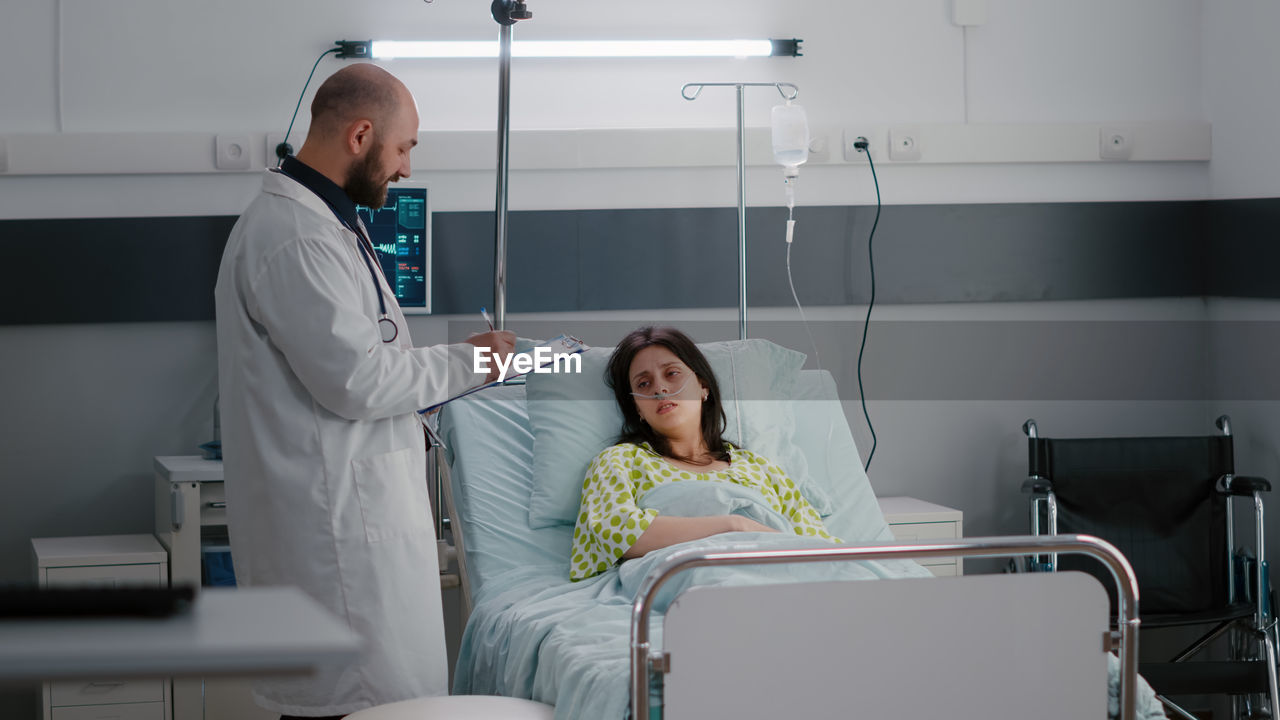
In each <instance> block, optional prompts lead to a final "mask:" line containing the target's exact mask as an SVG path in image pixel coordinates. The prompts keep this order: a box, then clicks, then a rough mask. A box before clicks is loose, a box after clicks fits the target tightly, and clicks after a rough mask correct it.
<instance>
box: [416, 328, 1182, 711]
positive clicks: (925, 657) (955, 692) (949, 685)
mask: <svg viewBox="0 0 1280 720" xmlns="http://www.w3.org/2000/svg"><path fill="white" fill-rule="evenodd" d="M743 342H761V341H743ZM704 350H705V346H704ZM714 365H715V363H714V362H713V366H714ZM749 371H750V368H741V367H738V366H734V367H733V369H732V371H731V372H732V373H734V374H735V377H734V378H733V380H732V381H730V382H728V383H726V381H725V378H724V376H723V374H722V373H721V372H720V370H719V369H717V376H718V377H720V379H721V384H722V385H726V384H728V385H733V384H734V383H736V382H737V380H738V378H737V377H736V374H738V373H740V372H741V373H742V374H744V375H745V374H748V373H749ZM590 372H591V370H590V369H584V375H586V374H588V373H590ZM595 377H597V378H598V377H599V375H598V374H597V375H596V376H595ZM536 382H539V379H538V378H536V377H531V378H530V383H531V384H533V383H536ZM536 389H537V388H533V389H532V390H531V389H530V388H528V387H525V386H521V385H511V386H504V387H499V388H494V389H491V390H487V391H485V392H482V393H477V394H474V395H471V396H469V397H467V398H465V399H462V400H459V401H455V402H453V403H451V404H450V405H448V406H446V408H445V409H444V410H443V411H442V412H441V413H440V431H441V433H440V435H441V439H442V441H443V444H444V446H445V448H444V452H442V453H438V454H437V458H438V462H439V465H440V467H439V470H440V472H441V475H442V478H443V482H444V490H445V493H444V494H445V501H446V503H447V507H448V514H449V516H450V518H451V519H452V530H453V533H454V541H455V544H456V545H457V548H458V551H459V552H458V560H459V566H460V573H461V575H462V584H463V596H464V605H465V613H466V614H467V615H468V619H467V626H466V630H465V632H464V637H463V640H462V647H461V648H460V651H459V658H458V664H457V667H456V669H455V687H454V691H455V693H459V694H491V695H508V696H512V697H525V698H532V699H534V700H539V701H542V702H546V703H548V704H553V705H555V706H556V716H557V718H562V719H569V718H590V719H592V720H611V719H612V718H617V719H618V720H622V718H625V717H627V716H628V715H629V714H630V716H632V717H645V716H648V717H651V718H652V717H664V718H667V719H668V720H671V719H674V720H679V719H680V718H706V717H761V718H763V717H836V716H851V715H857V716H861V717H889V716H894V717H898V716H904V715H905V716H910V717H938V716H944V715H945V716H947V717H974V718H977V717H983V718H992V717H1032V716H1034V717H1041V718H1043V717H1050V718H1064V719H1065V718H1071V719H1073V720H1075V719H1079V718H1085V717H1088V718H1100V717H1104V716H1105V714H1108V711H1109V714H1110V715H1111V716H1112V717H1116V716H1122V717H1131V718H1147V717H1163V714H1162V713H1161V712H1160V710H1159V706H1158V703H1156V702H1155V701H1154V699H1153V697H1152V696H1151V694H1150V692H1149V690H1148V689H1146V688H1144V687H1143V686H1142V685H1141V684H1140V683H1139V682H1138V681H1137V680H1136V675H1135V668H1136V653H1137V638H1136V620H1133V618H1136V612H1137V587H1136V583H1134V582H1133V581H1132V576H1131V574H1130V573H1129V571H1128V569H1127V563H1126V562H1125V561H1124V559H1123V557H1122V556H1120V555H1119V554H1118V553H1112V552H1111V550H1110V548H1109V546H1107V545H1106V543H1102V542H1101V541H1097V540H1096V539H1090V538H1085V537H1075V536H1070V537H1062V536H1060V537H1050V538H1030V537H1017V538H983V539H970V540H951V541H943V542H933V543H914V544H907V545H902V544H893V543H892V536H891V534H890V533H889V530H888V527H887V525H886V523H885V521H884V518H883V516H882V515H881V514H880V510H879V507H878V505H877V503H876V501H875V497H874V494H873V492H872V490H871V486H870V483H869V482H868V480H867V477H866V475H865V474H864V473H863V472H862V466H861V461H860V459H859V457H858V452H857V448H856V446H855V445H854V443H853V439H852V435H851V433H850V430H849V427H848V424H847V421H846V420H845V416H844V414H843V410H842V408H841V403H840V401H839V399H838V397H837V395H836V390H835V385H834V383H833V382H832V380H831V378H830V375H829V374H827V373H825V372H821V371H799V370H798V369H797V380H796V382H795V384H794V386H793V387H791V388H790V389H789V390H788V391H787V397H783V398H774V399H773V400H772V401H768V402H764V401H759V400H757V401H756V402H757V404H760V405H762V406H763V407H764V408H765V409H764V414H766V415H768V416H769V417H770V418H771V421H772V419H776V418H777V417H783V418H786V419H787V424H788V425H789V427H781V426H777V425H772V426H769V427H765V428H757V430H758V431H761V432H769V433H772V434H773V435H775V436H780V438H779V437H775V439H780V440H781V441H782V442H783V443H786V444H790V445H791V446H792V447H794V448H795V450H796V451H798V452H799V453H800V454H801V455H802V456H803V457H804V458H805V461H806V464H807V474H808V477H809V478H810V479H811V481H812V482H813V483H814V484H815V485H816V487H817V490H818V491H823V492H825V494H826V496H827V498H826V499H827V501H828V503H829V507H824V508H823V509H824V510H829V512H828V513H827V514H826V516H825V517H824V522H825V523H826V525H827V527H828V529H829V530H830V531H831V532H832V533H833V534H835V535H836V536H838V537H840V538H842V539H843V541H844V542H845V543H846V544H845V545H841V546H831V545H829V544H828V545H826V546H825V547H815V546H814V545H813V544H812V543H809V544H808V545H805V544H804V543H795V545H796V546H791V545H787V544H786V543H784V544H783V545H772V544H768V543H762V542H760V541H759V539H758V538H755V537H740V536H739V535H732V536H719V537H717V538H709V539H706V540H704V541H695V542H694V543H686V544H684V545H679V546H675V547H673V548H669V549H667V550H664V551H657V552H654V553H650V554H649V555H647V556H645V557H644V558H640V559H637V560H632V561H628V562H626V563H623V564H622V565H620V566H617V567H615V568H613V569H611V570H609V571H607V572H606V573H604V574H603V575H601V576H597V577H596V578H591V579H588V580H584V581H580V582H577V583H571V582H570V581H569V579H568V574H569V571H568V568H569V554H570V547H571V542H572V533H573V526H572V524H547V523H545V522H543V521H545V518H541V519H535V520H537V521H532V522H531V518H532V517H533V515H536V514H537V513H536V512H531V508H532V509H533V510H535V511H536V510H537V509H538V507H539V506H538V503H537V501H538V500H539V499H542V500H545V497H542V498H539V487H538V485H537V484H536V482H535V479H534V476H535V466H536V465H537V464H538V463H537V461H536V459H535V455H537V454H547V453H554V452H555V450H556V448H549V447H547V441H548V437H547V436H546V434H545V433H541V432H539V433H535V429H534V426H535V425H537V424H538V423H537V417H538V413H539V412H540V411H539V408H540V407H542V406H540V405H538V403H539V402H541V401H542V399H541V398H540V397H534V398H533V399H530V398H531V396H533V395H536V392H533V391H535V390H536ZM724 394H725V396H726V409H727V410H728V411H729V414H730V426H731V430H732V429H734V427H735V426H736V429H738V430H741V429H742V426H743V425H744V421H743V415H744V414H745V412H744V411H743V409H742V407H739V406H740V405H745V404H749V403H747V402H746V401H743V402H741V403H739V402H738V401H737V400H734V399H733V398H732V394H733V390H732V387H730V388H729V389H728V390H727V391H726V392H725V393H724ZM584 402H586V401H584ZM608 402H610V403H611V402H612V400H609V401H608ZM731 404H732V405H733V406H734V407H733V408H731V407H730V405H731ZM531 407H532V408H533V413H532V414H533V415H534V418H533V419H532V420H531V410H530V408H531ZM735 408H736V410H737V411H736V412H735ZM596 409H599V408H596ZM557 413H558V414H559V416H560V417H575V415H573V414H572V413H576V414H578V415H587V416H590V415H591V414H592V411H589V410H586V409H583V406H574V405H572V404H570V405H564V406H560V407H559V409H558V410H557ZM566 413H569V414H566ZM746 424H747V425H749V423H746ZM539 429H540V430H541V427H540V428H539ZM728 435H729V436H733V432H729V433H728ZM742 437H746V436H742ZM577 440H581V438H577ZM744 444H747V446H748V447H752V445H751V444H750V443H747V442H746V441H744ZM535 449H536V450H537V453H535ZM784 467H786V466H785V465H784ZM788 469H789V468H788ZM808 494H809V492H808V490H806V496H808ZM544 504H545V503H544ZM1037 543H1048V544H1049V545H1051V546H1052V547H1053V548H1055V549H1054V550H1053V551H1059V552H1079V553H1084V554H1088V555H1092V556H1094V557H1096V558H1098V559H1099V560H1100V561H1101V562H1103V563H1105V564H1106V567H1108V568H1109V569H1111V571H1112V573H1113V575H1114V576H1115V578H1116V580H1117V582H1118V585H1119V587H1120V594H1121V597H1129V596H1131V599H1130V601H1129V602H1128V606H1127V608H1125V610H1126V613H1125V614H1122V619H1123V618H1125V617H1128V618H1129V620H1131V621H1132V622H1131V623H1127V622H1123V621H1122V622H1121V623H1120V625H1119V630H1118V631H1116V630H1113V629H1112V628H1111V625H1110V619H1109V605H1108V600H1107V593H1106V591H1105V590H1104V589H1103V587H1102V586H1101V585H1100V584H1099V583H1098V581H1097V580H1095V579H1094V578H1092V577H1091V576H1088V575H1085V574H1083V573H1059V574H1048V573H1037V574H1020V575H971V576H963V577H956V578H933V577H932V575H931V574H930V573H928V572H927V571H926V570H924V569H923V568H922V567H921V566H919V565H918V564H916V563H914V562H913V561H911V560H909V559H906V558H907V557H909V556H912V555H914V556H930V555H931V556H942V555H961V556H997V555H1024V554H1026V553H1028V552H1049V551H1051V550H1047V549H1044V547H1043V546H1042V547H1041V549H1039V550H1029V549H1028V548H1029V547H1032V546H1035V545H1036V544H1037ZM851 560H857V562H851ZM784 562H785V563H786V564H782V563H784ZM856 579H889V580H891V582H841V581H840V580H856ZM1050 617H1051V618H1053V620H1052V621H1051V622H1046V621H1045V620H1044V619H1045V618H1050ZM1112 650H1118V651H1119V659H1117V658H1116V656H1114V655H1112V654H1111V653H1110V652H1109V651H1112ZM1109 696H1110V697H1109ZM1122 711H1123V712H1122Z"/></svg>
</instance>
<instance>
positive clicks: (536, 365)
mask: <svg viewBox="0 0 1280 720" xmlns="http://www.w3.org/2000/svg"><path fill="white" fill-rule="evenodd" d="M589 349H591V348H590V346H588V345H587V344H586V343H584V342H582V341H581V340H579V339H578V338H576V337H574V336H572V335H560V336H557V337H554V338H552V339H550V340H548V341H546V342H544V343H541V344H539V345H535V346H534V347H531V348H529V349H528V350H525V351H523V352H518V353H514V354H513V355H512V356H511V365H510V366H509V367H508V371H507V374H506V376H504V377H503V378H502V379H500V380H494V381H492V382H487V383H485V384H483V385H477V386H475V387H473V388H468V389H466V390H463V391H462V392H460V393H458V394H457V395H454V396H453V397H451V398H449V399H448V400H445V401H443V402H438V403H436V404H435V405H432V406H430V407H428V408H425V409H422V410H419V411H418V415H419V417H421V418H422V420H423V424H426V423H425V421H426V415H427V413H429V412H431V411H433V410H435V409H437V408H440V407H444V406H445V405H448V404H449V403H451V402H453V401H454V400H457V399H458V398H464V397H466V396H468V395H470V394H472V393H477V392H480V391H481V390H485V389H488V388H491V387H495V386H497V385H505V384H507V383H509V382H511V381H512V380H515V379H517V378H522V377H524V376H525V375H528V374H529V373H531V372H543V371H544V369H545V368H548V367H550V368H552V371H554V365H555V364H556V363H557V362H558V361H559V359H560V358H563V357H565V356H567V355H577V354H578V353H580V352H583V351H585V350H589ZM521 356H524V357H526V358H528V359H527V360H522V361H519V362H518V360H519V358H520V357H521ZM517 368H520V370H519V371H517ZM548 372H550V371H548Z"/></svg>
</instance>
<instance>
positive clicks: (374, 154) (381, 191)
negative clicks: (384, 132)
mask: <svg viewBox="0 0 1280 720" xmlns="http://www.w3.org/2000/svg"><path fill="white" fill-rule="evenodd" d="M381 151H382V144H381V143H378V144H376V145H374V146H373V147H371V148H369V152H368V153H366V154H365V156H364V159H362V160H360V162H359V163H357V164H356V165H353V166H352V167H351V172H350V173H348V174H347V182H346V184H345V185H343V186H342V189H343V190H344V191H346V193H347V197H349V198H351V200H352V202H354V203H355V204H357V205H363V206H364V207H367V208H373V209H374V210H377V209H378V208H380V207H382V205H383V203H385V202H386V201H387V184H388V183H390V182H391V180H392V179H393V178H396V179H398V176H392V177H391V178H381V177H378V175H377V168H376V164H377V158H378V157H379V156H380V155H381V154H382V152H381Z"/></svg>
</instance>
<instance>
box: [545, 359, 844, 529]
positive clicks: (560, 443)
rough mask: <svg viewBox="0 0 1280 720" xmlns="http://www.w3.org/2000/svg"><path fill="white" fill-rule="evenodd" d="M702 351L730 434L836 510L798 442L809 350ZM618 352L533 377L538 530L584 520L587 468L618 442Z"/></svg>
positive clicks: (823, 509)
mask: <svg viewBox="0 0 1280 720" xmlns="http://www.w3.org/2000/svg"><path fill="white" fill-rule="evenodd" d="M698 348H699V349H700V350H701V351H702V353H703V354H704V355H705V356H706V358H707V361H708V363H710V365H711V369H712V370H713V371H714V372H715V374H716V380H717V382H718V383H719V385H720V395H721V404H722V405H723V407H724V411H725V417H726V421H727V422H726V426H725V432H724V437H725V439H726V440H728V441H730V442H732V443H733V444H735V445H738V446H740V447H745V448H747V449H748V450H751V451H753V452H755V453H758V454H760V455H763V456H764V457H767V458H769V459H770V460H773V461H774V462H776V463H778V465H779V466H780V467H782V469H783V470H785V471H786V472H787V474H788V475H789V476H790V477H791V479H792V480H793V481H794V482H795V483H796V485H797V486H799V488H800V491H801V493H803V494H804V496H805V498H806V499H807V500H808V501H809V503H810V504H811V505H813V506H814V508H815V509H816V510H817V511H818V512H819V513H820V514H821V515H824V516H825V515H828V514H830V512H831V501H830V500H829V498H828V497H827V494H826V493H825V492H824V491H823V490H822V488H821V487H820V486H819V485H818V484H817V483H815V482H814V481H813V480H812V479H811V478H810V477H809V469H808V464H807V462H806V461H805V457H804V455H803V454H802V453H801V451H800V449H799V448H798V447H797V446H796V444H795V442H794V441H793V436H794V432H795V416H794V411H793V409H792V405H791V397H792V395H793V393H794V391H795V388H796V381H797V379H798V378H799V373H800V368H801V366H803V365H804V360H805V356H804V354H803V353H799V352H796V351H794V350H789V349H787V348H784V347H782V346H780V345H775V344H773V343H771V342H768V341H767V340H758V339H752V340H732V341H726V342H716V343H706V344H702V345H699V346H698ZM612 353H613V350H612V348H592V349H590V350H588V351H586V352H585V353H583V355H582V372H581V373H546V374H531V375H529V376H528V380H527V383H528V384H527V386H526V388H525V389H526V392H527V393H528V407H529V424H530V426H531V428H532V430H533V490H532V492H531V493H530V497H529V527H531V528H535V529H536V528H543V527H549V526H552V525H572V524H573V523H574V522H575V521H576V519H577V517H578V512H579V507H578V506H579V504H580V503H581V501H582V483H583V480H584V478H585V477H586V474H587V467H588V466H590V465H591V461H592V460H593V459H595V456H596V455H598V454H599V453H600V451H601V450H604V449H605V448H607V447H609V446H610V445H613V444H614V443H615V442H616V441H617V439H618V433H619V432H620V431H621V430H622V411H621V410H619V409H618V406H617V403H616V402H615V400H614V397H613V390H612V389H610V388H609V386H608V384H607V383H606V381H605V370H606V367H607V365H608V362H609V356H610V355H612Z"/></svg>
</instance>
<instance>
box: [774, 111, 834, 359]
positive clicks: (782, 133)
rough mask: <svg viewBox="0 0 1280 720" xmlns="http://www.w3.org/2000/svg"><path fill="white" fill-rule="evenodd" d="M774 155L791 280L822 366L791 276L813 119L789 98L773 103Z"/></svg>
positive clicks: (802, 319)
mask: <svg viewBox="0 0 1280 720" xmlns="http://www.w3.org/2000/svg"><path fill="white" fill-rule="evenodd" d="M772 120H773V159H774V160H776V161H777V163H778V164H779V165H781V166H782V189H783V192H785V193H786V197H787V284H788V285H790V286H791V297H792V298H793V299H794V300H795V301H796V308H797V309H799V310H800V320H801V321H803V322H804V330H805V332H806V333H808V335H809V342H810V344H812V345H813V357H814V361H815V362H816V363H817V365H818V369H819V370H821V369H822V358H821V357H820V356H819V355H818V344H817V343H816V342H814V340H813V332H811V331H810V330H809V321H808V320H807V319H806V318H805V316H804V307H803V306H802V305H801V304H800V296H799V295H797V294H796V284H795V281H794V280H792V278H791V241H792V240H794V239H795V233H796V220H795V209H796V178H797V177H799V175H800V166H801V165H803V164H804V163H805V161H806V160H808V159H809V120H808V118H807V117H806V116H805V112H804V108H802V107H800V105H799V104H797V103H795V102H793V101H792V100H788V101H787V102H786V104H784V105H774V106H773V116H772Z"/></svg>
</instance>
